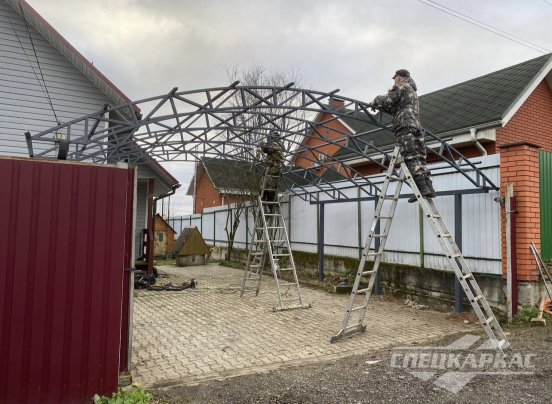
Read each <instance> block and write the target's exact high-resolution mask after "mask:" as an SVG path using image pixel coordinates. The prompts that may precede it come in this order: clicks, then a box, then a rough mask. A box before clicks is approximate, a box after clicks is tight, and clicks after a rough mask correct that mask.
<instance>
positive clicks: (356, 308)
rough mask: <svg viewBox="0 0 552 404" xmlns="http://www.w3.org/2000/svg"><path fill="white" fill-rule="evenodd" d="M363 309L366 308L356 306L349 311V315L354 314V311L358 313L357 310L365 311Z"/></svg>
mask: <svg viewBox="0 0 552 404" xmlns="http://www.w3.org/2000/svg"><path fill="white" fill-rule="evenodd" d="M365 308H366V306H357V307H353V308H352V309H351V313H352V312H354V311H359V310H361V309H365Z"/></svg>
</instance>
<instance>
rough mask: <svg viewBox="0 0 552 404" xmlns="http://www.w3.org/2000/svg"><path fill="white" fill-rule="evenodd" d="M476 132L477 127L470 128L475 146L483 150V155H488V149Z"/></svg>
mask: <svg viewBox="0 0 552 404" xmlns="http://www.w3.org/2000/svg"><path fill="white" fill-rule="evenodd" d="M475 132H477V129H475V128H470V133H471V141H472V142H473V144H474V145H475V147H477V148H478V149H479V151H480V152H481V155H482V156H486V155H487V150H485V148H484V147H483V146H482V145H481V143H479V141H478V140H477V137H476V135H475Z"/></svg>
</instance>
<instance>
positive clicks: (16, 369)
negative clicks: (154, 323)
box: [0, 158, 134, 403]
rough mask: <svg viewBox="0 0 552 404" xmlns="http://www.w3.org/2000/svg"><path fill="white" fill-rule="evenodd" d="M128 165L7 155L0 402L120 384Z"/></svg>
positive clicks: (59, 399)
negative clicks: (120, 165) (17, 157)
mask: <svg viewBox="0 0 552 404" xmlns="http://www.w3.org/2000/svg"><path fill="white" fill-rule="evenodd" d="M129 171H130V172H132V171H133V170H132V169H121V168H117V167H115V166H107V165H102V166H100V165H94V164H82V163H70V162H57V161H47V160H46V161H45V160H35V159H14V158H2V159H0V187H1V188H0V189H1V190H2V191H0V403H86V402H89V401H90V399H91V397H92V396H93V395H94V394H95V393H99V394H102V393H105V394H108V393H110V392H112V391H115V390H117V383H118V375H119V360H120V359H119V357H120V352H119V351H120V348H121V333H124V332H125V330H124V329H123V330H121V317H122V315H121V308H122V307H121V305H122V296H123V269H124V267H125V262H124V261H125V230H126V229H128V226H132V220H130V222H131V223H129V220H128V210H127V207H128V206H129V205H128V204H131V205H132V198H130V200H129V192H128V187H129V181H130V180H131V179H132V178H133V176H131V175H129ZM133 185H134V184H132V186H133ZM131 216H132V215H131ZM130 244H131V243H130ZM127 247H128V245H127ZM126 261H127V263H128V262H129V260H128V257H127V260H126Z"/></svg>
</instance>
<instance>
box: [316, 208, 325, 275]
mask: <svg viewBox="0 0 552 404" xmlns="http://www.w3.org/2000/svg"><path fill="white" fill-rule="evenodd" d="M325 206H326V205H324V204H323V203H322V204H320V210H319V214H318V215H319V216H318V222H319V223H320V227H319V230H318V233H319V236H318V278H319V279H320V280H321V281H323V280H324V207H325Z"/></svg>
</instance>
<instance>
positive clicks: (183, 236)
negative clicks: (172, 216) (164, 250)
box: [169, 226, 211, 255]
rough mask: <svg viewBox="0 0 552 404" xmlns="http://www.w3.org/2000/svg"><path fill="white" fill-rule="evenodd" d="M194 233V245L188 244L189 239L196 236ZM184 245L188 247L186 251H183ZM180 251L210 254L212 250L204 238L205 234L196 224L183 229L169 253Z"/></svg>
mask: <svg viewBox="0 0 552 404" xmlns="http://www.w3.org/2000/svg"><path fill="white" fill-rule="evenodd" d="M194 234H195V240H194V242H193V243H192V244H193V245H191V244H190V245H186V242H187V241H188V239H190V238H194V237H193V235H194ZM190 240H191V239H190ZM183 247H187V248H186V251H182V248H183ZM180 252H182V253H183V255H201V254H205V255H208V254H210V253H211V251H210V250H209V246H208V245H207V243H206V242H205V240H204V239H203V236H202V235H201V233H200V232H199V230H198V229H197V227H196V226H186V227H185V228H184V230H182V233H180V236H178V239H177V240H176V241H175V242H174V244H173V247H172V248H171V251H170V252H169V254H172V255H177V254H178V253H180Z"/></svg>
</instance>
